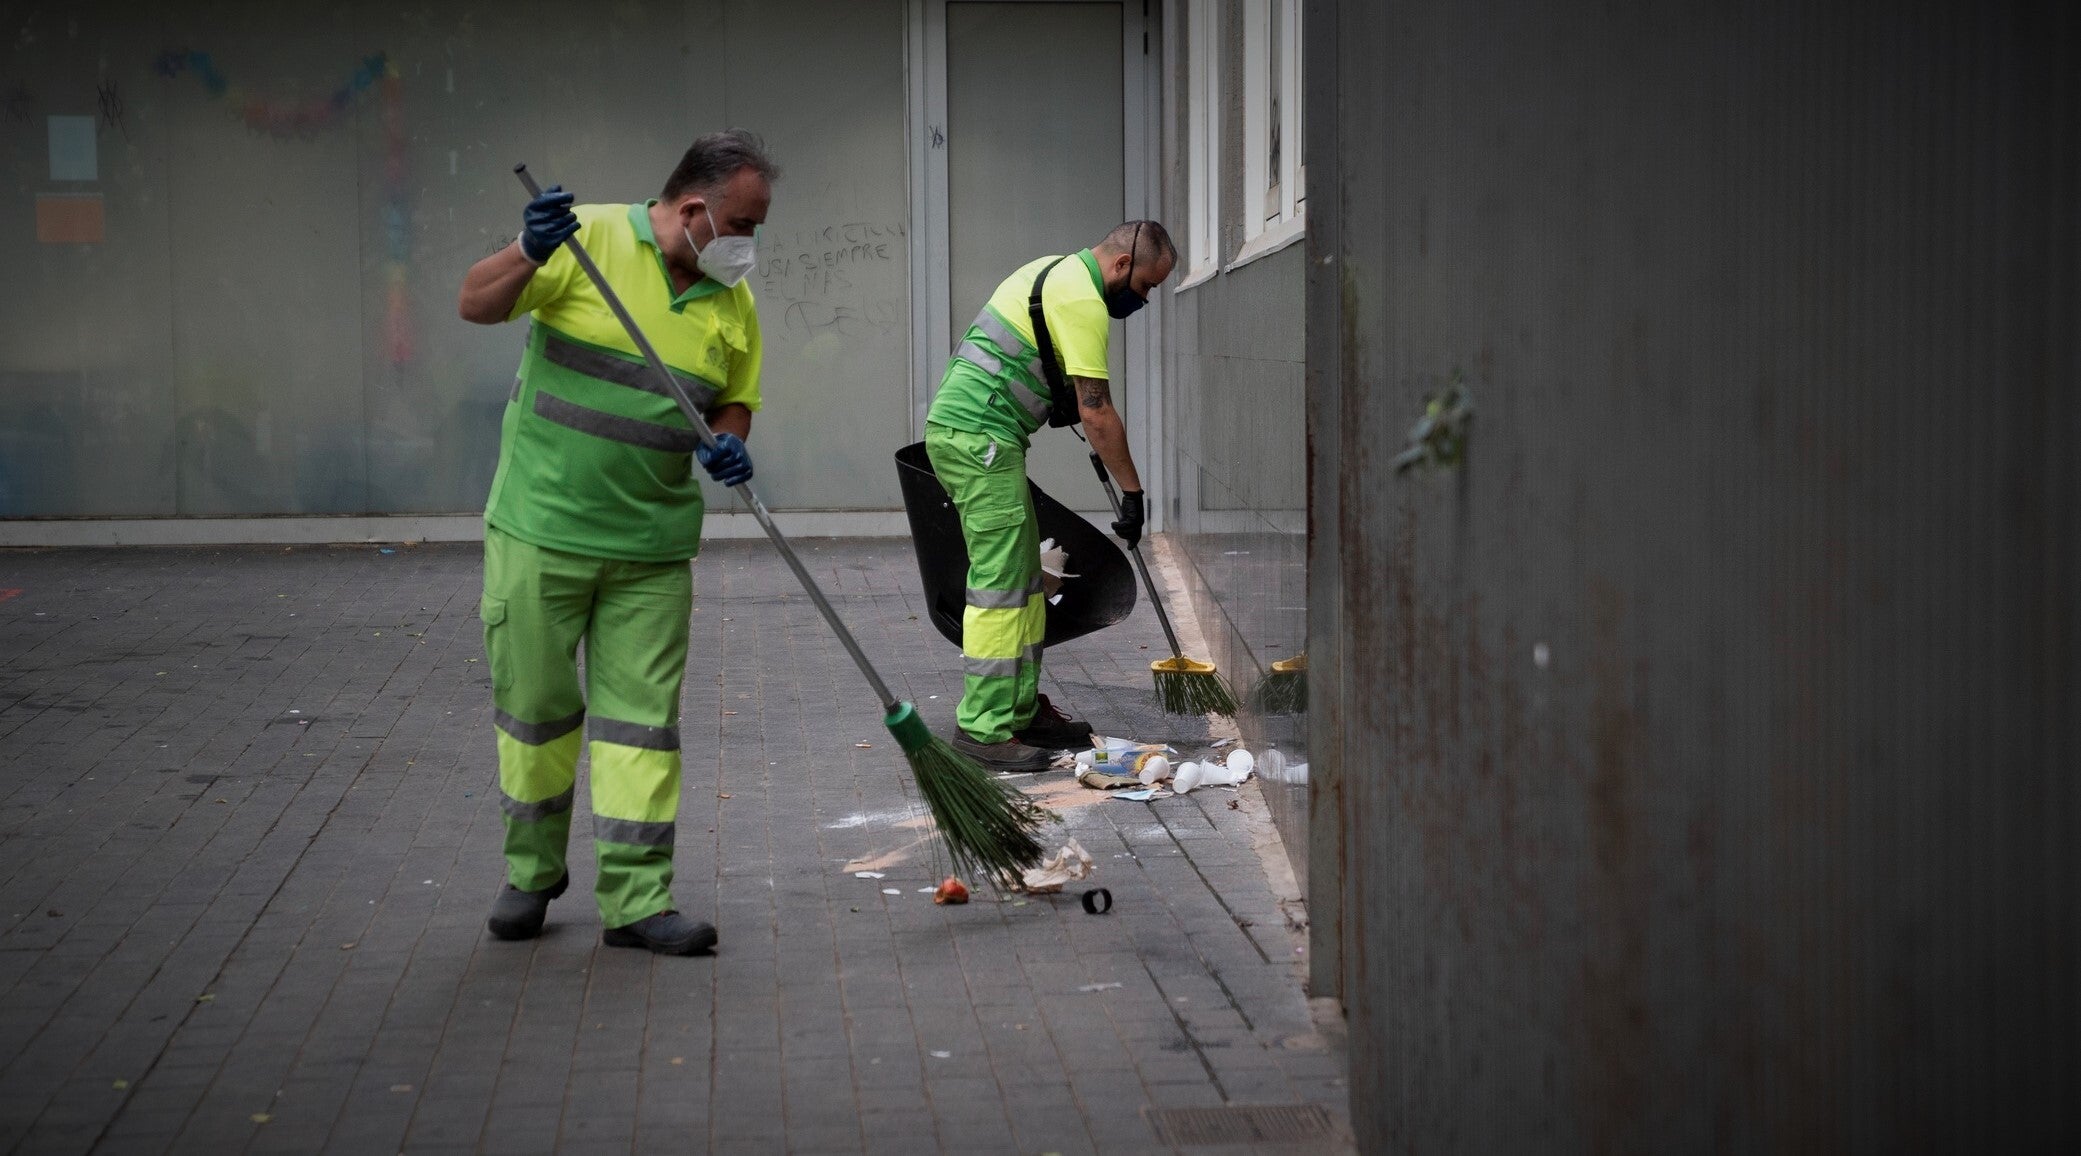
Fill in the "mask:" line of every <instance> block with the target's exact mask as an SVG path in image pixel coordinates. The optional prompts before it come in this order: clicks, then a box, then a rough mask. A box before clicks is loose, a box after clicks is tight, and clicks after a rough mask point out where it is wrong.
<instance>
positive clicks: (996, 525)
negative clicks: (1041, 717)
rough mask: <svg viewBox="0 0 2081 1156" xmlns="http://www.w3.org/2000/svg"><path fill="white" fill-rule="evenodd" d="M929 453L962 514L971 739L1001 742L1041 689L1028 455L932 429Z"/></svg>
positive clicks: (1036, 550) (961, 715)
mask: <svg viewBox="0 0 2081 1156" xmlns="http://www.w3.org/2000/svg"><path fill="white" fill-rule="evenodd" d="M925 453H926V455H927V456H928V457H930V458H931V459H932V471H933V472H934V473H936V474H938V475H939V481H940V484H941V485H943V486H945V487H946V490H947V494H948V495H949V496H951V497H952V498H953V499H954V509H955V510H957V511H959V513H960V515H961V538H962V540H963V541H964V542H966V543H967V545H968V597H967V605H966V607H965V608H964V609H963V611H962V614H961V665H962V670H963V673H964V676H965V677H964V678H963V679H962V693H961V706H960V708H959V710H958V711H957V712H956V717H957V718H958V720H959V722H960V726H961V729H962V731H963V732H965V733H966V734H967V735H968V737H969V738H971V739H974V740H975V741H977V742H981V743H999V742H1003V741H1005V740H1006V739H1009V738H1011V737H1012V735H1013V733H1014V732H1016V731H1022V730H1025V729H1026V727H1027V725H1028V724H1029V723H1031V722H1032V721H1033V708H1034V696H1035V695H1036V694H1037V693H1038V692H1039V690H1040V663H1041V639H1042V638H1043V637H1044V636H1045V635H1046V634H1047V628H1048V616H1047V605H1046V603H1044V602H1043V601H1042V600H1041V572H1040V531H1039V529H1038V527H1037V525H1036V523H1035V520H1034V515H1033V494H1032V491H1030V490H1028V489H1027V486H1026V450H1025V448H1024V447H1023V446H1019V445H1016V444H1014V443H1013V442H1011V441H1009V440H1006V439H1003V438H1000V437H996V436H993V435H991V434H982V433H972V432H969V431H967V430H957V429H950V428H948V427H946V426H942V425H936V424H932V423H929V422H928V423H927V424H926V426H925Z"/></svg>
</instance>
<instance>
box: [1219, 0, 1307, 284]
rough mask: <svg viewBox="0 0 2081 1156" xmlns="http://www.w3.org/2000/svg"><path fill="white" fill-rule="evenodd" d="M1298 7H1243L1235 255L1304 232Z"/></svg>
mask: <svg viewBox="0 0 2081 1156" xmlns="http://www.w3.org/2000/svg"><path fill="white" fill-rule="evenodd" d="M1300 8H1301V5H1300V0H1243V248H1242V250H1241V251H1239V252H1238V253H1237V254H1236V259H1235V264H1238V265H1240V264H1243V263H1244V262H1247V261H1250V260H1252V259H1254V258H1257V257H1261V256H1263V255H1265V254H1266V253H1271V252H1275V251H1277V250H1280V249H1284V248H1285V247H1286V246H1288V245H1291V244H1293V243H1294V242H1295V241H1298V240H1300V239H1301V237H1302V235H1303V234H1304V233H1305V231H1306V227H1307V207H1308V201H1307V194H1306V190H1305V188H1304V187H1303V186H1304V183H1305V181H1306V179H1307V169H1306V168H1305V167H1304V166H1303V165H1302V163H1301V13H1300Z"/></svg>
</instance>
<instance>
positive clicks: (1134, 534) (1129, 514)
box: [1113, 490, 1142, 550]
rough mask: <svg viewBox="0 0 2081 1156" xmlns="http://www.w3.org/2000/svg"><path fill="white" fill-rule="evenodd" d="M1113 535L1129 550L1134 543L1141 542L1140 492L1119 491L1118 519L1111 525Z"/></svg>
mask: <svg viewBox="0 0 2081 1156" xmlns="http://www.w3.org/2000/svg"><path fill="white" fill-rule="evenodd" d="M1113 533H1115V534H1118V535H1120V540H1121V541H1122V542H1125V543H1127V547H1128V549H1130V550H1131V549H1133V548H1134V547H1135V544H1136V543H1138V542H1140V541H1141V540H1142V492H1141V491H1140V490H1122V491H1120V518H1119V520H1118V521H1116V522H1114V523H1113Z"/></svg>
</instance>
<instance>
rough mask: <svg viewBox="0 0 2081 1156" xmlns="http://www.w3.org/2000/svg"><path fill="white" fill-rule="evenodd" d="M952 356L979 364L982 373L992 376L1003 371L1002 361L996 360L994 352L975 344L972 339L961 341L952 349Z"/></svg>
mask: <svg viewBox="0 0 2081 1156" xmlns="http://www.w3.org/2000/svg"><path fill="white" fill-rule="evenodd" d="M954 356H955V357H958V358H960V359H961V360H963V361H968V362H973V363H974V364H975V365H977V366H979V367H980V368H981V369H982V371H983V372H984V373H987V374H989V375H990V376H992V377H996V376H997V375H999V374H1001V373H1003V372H1004V362H1002V361H999V360H997V355H996V354H994V353H992V352H990V351H989V350H987V349H984V348H983V347H982V346H980V345H977V344H976V343H975V342H973V341H964V342H962V343H961V344H960V346H959V347H958V348H956V349H955V350H954Z"/></svg>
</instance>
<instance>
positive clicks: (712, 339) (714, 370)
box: [700, 317, 751, 386]
mask: <svg viewBox="0 0 2081 1156" xmlns="http://www.w3.org/2000/svg"><path fill="white" fill-rule="evenodd" d="M750 345H751V343H750V341H749V340H747V339H746V337H745V335H744V323H743V322H741V321H739V320H738V319H737V318H735V317H718V318H716V319H715V331H714V332H713V333H712V334H710V335H709V338H708V341H707V344H706V345H705V346H704V347H703V348H702V350H701V365H700V372H701V374H702V375H703V376H706V377H712V378H714V380H715V382H716V384H718V385H724V386H727V385H728V384H729V383H730V367H731V366H733V365H735V364H736V363H737V358H738V356H739V355H741V354H743V353H745V352H747V351H748V350H749V348H750Z"/></svg>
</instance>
